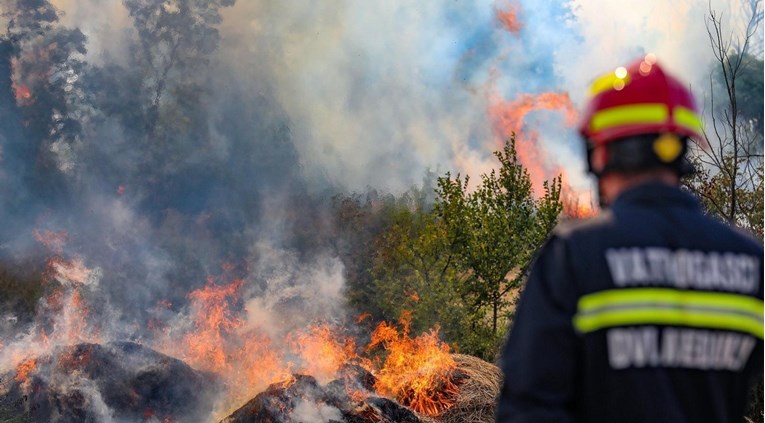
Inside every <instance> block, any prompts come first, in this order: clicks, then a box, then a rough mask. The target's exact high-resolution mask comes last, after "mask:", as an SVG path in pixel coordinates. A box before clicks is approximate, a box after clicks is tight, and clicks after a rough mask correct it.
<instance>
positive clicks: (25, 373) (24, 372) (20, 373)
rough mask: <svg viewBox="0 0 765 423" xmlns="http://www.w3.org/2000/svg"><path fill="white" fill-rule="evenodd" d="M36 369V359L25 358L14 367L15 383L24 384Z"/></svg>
mask: <svg viewBox="0 0 765 423" xmlns="http://www.w3.org/2000/svg"><path fill="white" fill-rule="evenodd" d="M36 368H37V359H35V358H27V359H25V360H24V361H22V362H21V363H19V365H18V366H16V381H17V382H21V383H24V382H26V381H27V380H28V379H29V376H30V375H31V374H32V372H33V371H34V370H35V369H36Z"/></svg>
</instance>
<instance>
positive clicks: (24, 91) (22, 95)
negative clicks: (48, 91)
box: [12, 83, 32, 103]
mask: <svg viewBox="0 0 765 423" xmlns="http://www.w3.org/2000/svg"><path fill="white" fill-rule="evenodd" d="M12 88H13V92H14V96H15V97H16V101H18V102H19V103H27V102H28V101H29V99H31V98H32V91H30V90H29V87H27V86H26V85H25V84H16V83H14V84H12Z"/></svg>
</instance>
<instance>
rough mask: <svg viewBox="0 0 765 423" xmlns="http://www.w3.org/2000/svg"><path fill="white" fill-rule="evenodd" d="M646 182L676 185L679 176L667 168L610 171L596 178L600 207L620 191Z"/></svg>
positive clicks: (608, 202)
mask: <svg viewBox="0 0 765 423" xmlns="http://www.w3.org/2000/svg"><path fill="white" fill-rule="evenodd" d="M648 182H660V183H664V184H667V185H672V186H678V185H679V184H680V177H678V176H677V174H675V172H672V171H671V170H667V169H657V170H652V171H650V172H640V173H621V172H610V173H608V174H606V175H602V176H601V177H600V178H599V179H598V194H599V197H600V203H601V207H603V206H608V205H610V204H611V203H613V201H614V200H616V197H618V196H619V195H620V194H621V193H622V192H624V191H626V190H628V189H630V188H633V187H635V186H638V185H642V184H645V183H648Z"/></svg>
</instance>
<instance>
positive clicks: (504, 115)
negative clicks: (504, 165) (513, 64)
mask: <svg viewBox="0 0 765 423" xmlns="http://www.w3.org/2000/svg"><path fill="white" fill-rule="evenodd" d="M538 110H560V111H562V112H563V115H564V117H565V119H566V120H565V122H566V124H567V125H574V124H575V123H576V120H577V112H576V109H575V108H574V105H573V103H571V99H570V98H569V96H568V94H567V93H555V92H546V93H541V94H520V95H518V97H517V98H516V99H515V100H514V101H505V100H504V99H501V98H498V97H495V98H493V99H492V101H491V102H490V106H489V117H490V118H491V120H492V122H493V124H494V131H495V134H496V136H497V137H496V145H497V146H498V147H501V145H502V144H503V143H504V141H505V140H506V139H507V138H509V137H510V135H511V134H513V133H515V134H516V139H517V142H516V149H517V151H518V158H519V160H520V161H521V163H522V164H523V166H524V167H525V168H526V169H527V170H528V171H529V174H530V176H531V183H532V187H533V188H534V192H535V193H537V194H538V195H539V194H541V193H542V190H543V182H544V181H545V180H549V179H552V178H553V177H555V176H557V174H556V173H554V172H552V171H551V169H550V166H549V164H548V163H547V162H546V160H545V159H544V157H543V155H542V154H541V153H540V151H539V135H538V133H537V132H536V131H535V130H529V129H528V128H526V127H525V125H524V120H525V119H526V116H527V115H528V114H529V113H531V112H534V111H538Z"/></svg>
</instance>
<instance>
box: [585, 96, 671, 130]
mask: <svg viewBox="0 0 765 423" xmlns="http://www.w3.org/2000/svg"><path fill="white" fill-rule="evenodd" d="M667 119H669V109H668V108H667V106H666V105H665V104H661V103H644V104H630V105H626V106H616V107H611V108H608V109H604V110H601V111H599V112H597V113H595V114H594V115H593V116H592V120H591V121H590V130H591V131H593V132H598V131H602V130H604V129H610V128H614V127H617V126H622V125H638V124H641V123H664V122H666V121H667Z"/></svg>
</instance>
